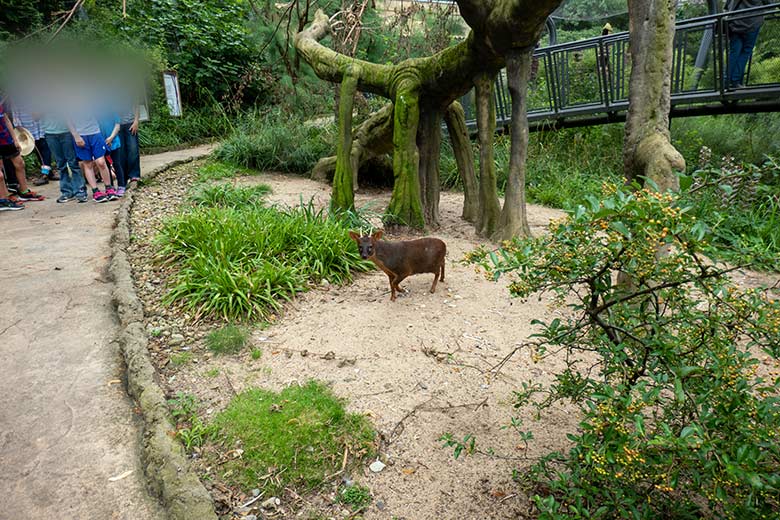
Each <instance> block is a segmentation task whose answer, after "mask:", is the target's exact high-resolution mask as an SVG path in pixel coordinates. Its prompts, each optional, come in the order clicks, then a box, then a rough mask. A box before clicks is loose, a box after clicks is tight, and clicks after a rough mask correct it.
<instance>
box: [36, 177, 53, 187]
mask: <svg viewBox="0 0 780 520" xmlns="http://www.w3.org/2000/svg"><path fill="white" fill-rule="evenodd" d="M44 184H49V178H48V177H46V176H45V175H42V176H41V177H38V178H37V179H35V180H34V181H33V186H43V185H44Z"/></svg>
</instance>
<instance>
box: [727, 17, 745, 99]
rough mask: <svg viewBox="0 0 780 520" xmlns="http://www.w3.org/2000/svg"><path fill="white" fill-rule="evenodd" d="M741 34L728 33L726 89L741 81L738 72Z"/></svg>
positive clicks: (740, 75)
mask: <svg viewBox="0 0 780 520" xmlns="http://www.w3.org/2000/svg"><path fill="white" fill-rule="evenodd" d="M742 36H743V35H742V34H740V33H735V32H733V31H729V63H728V72H727V74H726V87H733V86H734V85H736V84H737V83H739V81H740V80H741V79H742V74H741V73H740V72H739V65H738V64H739V57H740V55H741V54H742Z"/></svg>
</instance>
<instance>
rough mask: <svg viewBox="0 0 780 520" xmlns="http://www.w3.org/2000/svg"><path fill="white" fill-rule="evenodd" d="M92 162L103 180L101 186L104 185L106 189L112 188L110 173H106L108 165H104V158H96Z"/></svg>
mask: <svg viewBox="0 0 780 520" xmlns="http://www.w3.org/2000/svg"><path fill="white" fill-rule="evenodd" d="M93 162H94V163H95V167H96V168H97V170H98V172H100V177H101V179H102V180H103V184H105V185H106V188H110V187H111V186H112V184H111V172H110V171H108V164H106V159H105V157H102V156H101V157H97V158H96V159H95V160H94V161H93Z"/></svg>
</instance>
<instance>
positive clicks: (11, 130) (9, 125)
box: [3, 112, 22, 151]
mask: <svg viewBox="0 0 780 520" xmlns="http://www.w3.org/2000/svg"><path fill="white" fill-rule="evenodd" d="M3 117H4V119H5V127H6V128H7V129H8V133H9V134H11V138H12V139H13V140H14V146H15V147H16V149H17V150H19V151H21V150H22V145H21V144H19V139H17V138H16V132H14V125H13V123H11V118H10V117H8V112H6V113H5V114H4V115H3Z"/></svg>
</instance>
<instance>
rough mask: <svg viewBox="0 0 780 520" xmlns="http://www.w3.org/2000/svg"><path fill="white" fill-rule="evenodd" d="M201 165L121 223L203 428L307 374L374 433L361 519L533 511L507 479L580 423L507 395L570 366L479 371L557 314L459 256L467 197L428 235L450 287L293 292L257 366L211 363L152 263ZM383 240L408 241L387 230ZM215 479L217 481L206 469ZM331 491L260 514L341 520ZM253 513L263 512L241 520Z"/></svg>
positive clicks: (165, 370) (357, 285)
mask: <svg viewBox="0 0 780 520" xmlns="http://www.w3.org/2000/svg"><path fill="white" fill-rule="evenodd" d="M198 164H200V163H192V164H188V165H184V166H181V167H178V168H174V169H173V170H171V171H169V172H166V173H165V174H163V175H161V176H160V177H159V178H158V180H157V181H156V182H155V183H152V185H149V186H146V187H144V188H143V189H142V190H140V193H139V194H138V196H137V198H136V203H135V205H134V207H133V210H132V214H131V224H132V231H131V232H132V240H131V248H130V251H129V254H130V258H131V262H132V264H133V268H134V277H135V280H136V285H137V290H138V293H139V296H140V297H141V299H142V300H143V301H144V305H145V314H146V316H147V330H148V331H149V334H150V349H151V350H152V357H153V359H154V362H155V364H156V366H157V368H158V371H159V374H160V378H161V381H162V384H163V386H164V387H165V388H166V389H167V390H168V392H169V394H170V395H171V396H173V395H175V394H176V392H188V393H192V394H194V395H196V396H197V397H198V399H199V400H200V401H201V403H203V406H202V409H201V413H202V415H203V416H204V417H205V418H206V420H208V417H209V416H210V415H213V414H214V413H216V412H217V411H219V410H221V409H222V408H223V407H225V405H226V404H227V403H228V402H229V401H230V399H231V398H232V397H233V395H235V393H238V392H241V391H242V390H244V389H246V388H249V387H253V386H260V387H264V388H268V389H272V390H277V391H278V390H280V389H282V388H284V387H285V386H287V385H291V384H296V383H303V382H305V381H307V380H309V379H318V380H321V381H324V382H326V383H327V384H329V385H330V386H331V387H332V388H333V390H334V392H335V393H336V395H338V396H341V397H344V398H346V399H347V400H348V403H349V405H348V407H349V409H350V410H351V411H356V412H360V413H364V414H367V415H368V416H369V417H371V419H372V420H373V422H374V425H375V427H376V429H377V431H378V432H380V434H381V436H380V437H381V439H382V441H381V445H380V446H379V448H380V452H381V457H382V460H383V461H384V462H385V463H386V464H387V467H386V468H385V469H384V470H383V471H382V472H380V473H372V472H371V471H369V469H368V467H367V465H364V466H363V467H362V471H360V472H356V473H354V474H352V475H349V476H348V478H349V479H350V480H355V481H357V482H360V483H361V484H364V485H366V486H368V487H369V488H370V490H371V492H372V495H373V502H372V504H371V505H370V506H369V507H368V508H367V510H366V511H364V512H363V513H362V515H363V517H364V518H367V519H388V520H389V519H393V518H398V519H401V518H405V519H409V520H413V519H432V518H436V519H460V520H463V519H487V518H491V519H504V518H506V519H509V518H531V517H532V514H531V506H530V503H529V499H528V497H527V496H526V495H525V494H524V492H523V491H522V490H521V489H520V488H519V486H518V485H517V484H516V483H514V482H513V481H512V470H513V469H516V468H522V467H525V466H528V465H529V464H530V463H531V462H532V461H534V460H535V459H536V458H538V457H539V456H541V455H543V454H546V453H548V452H550V451H552V450H556V449H559V450H563V449H566V446H567V442H568V441H567V440H566V433H567V432H571V431H574V430H575V429H576V427H577V422H578V417H577V415H576V414H575V413H574V411H575V409H574V408H573V407H571V408H568V407H566V406H559V407H557V408H553V409H551V410H550V411H549V412H548V414H547V415H545V416H544V417H542V418H541V420H536V419H535V418H534V417H532V416H531V415H530V413H529V412H527V411H524V410H519V411H518V410H515V409H514V408H513V406H512V404H513V395H512V391H513V390H515V389H517V388H519V387H520V383H521V382H523V381H528V380H533V381H534V382H538V383H541V384H542V385H545V386H547V385H549V384H550V382H551V381H552V374H554V373H555V372H557V371H558V370H560V369H562V368H563V366H564V363H563V360H562V359H555V358H547V359H546V360H545V361H544V362H543V363H538V364H537V363H534V362H533V361H532V359H531V353H530V352H527V351H520V352H518V353H517V354H516V355H515V356H514V357H512V359H511V360H510V361H509V362H508V363H507V364H506V366H505V367H504V368H503V369H502V370H501V372H500V373H499V375H498V376H497V377H489V374H488V372H489V370H490V369H491V367H493V366H495V365H496V364H497V363H499V362H500V361H501V360H502V359H503V358H504V357H505V356H506V355H507V354H509V353H510V352H511V351H512V350H513V349H514V348H515V346H516V345H518V344H519V343H521V342H523V340H525V339H527V338H528V337H529V336H530V335H531V334H532V333H533V332H534V328H533V327H532V325H531V321H532V320H534V319H542V320H547V319H551V318H552V317H554V316H555V315H556V314H558V313H560V312H561V311H560V310H558V309H555V308H553V307H552V306H551V302H550V301H547V300H538V299H536V298H534V299H531V300H529V301H526V302H521V301H519V300H515V299H511V298H510V297H509V294H508V291H507V287H506V281H499V282H498V283H494V282H492V281H490V280H487V279H485V277H484V276H483V275H482V274H481V273H480V272H477V271H476V270H475V269H474V268H473V266H465V265H463V264H462V263H461V262H460V260H461V259H462V257H463V255H464V253H466V252H468V251H470V250H472V249H473V248H475V247H477V246H479V245H481V244H483V243H484V242H483V241H482V240H480V239H479V238H478V237H477V236H476V235H475V233H474V231H473V227H472V226H471V225H470V224H468V223H467V222H464V221H462V220H461V219H460V212H461V207H462V194H459V193H449V192H446V193H442V197H441V204H440V208H441V216H442V219H441V220H442V227H441V229H440V230H438V231H437V232H436V233H434V234H433V236H437V237H439V238H441V239H443V240H444V241H445V242H446V243H447V248H448V253H447V263H446V280H445V282H444V283H441V284H439V286H438V288H437V292H436V293H435V294H430V293H429V292H428V289H429V288H430V283H431V276H432V275H418V276H414V277H412V278H410V279H407V280H406V281H405V282H404V283H403V286H404V287H405V288H406V289H407V291H408V293H407V294H405V295H399V298H398V300H397V301H395V302H391V301H390V294H389V285H388V282H387V277H386V276H385V275H384V274H383V273H382V272H380V271H373V272H370V273H367V274H365V275H358V276H357V278H356V280H355V282H354V283H352V284H350V285H347V286H343V287H339V286H335V285H331V284H323V285H321V286H319V287H318V288H316V289H315V290H312V291H310V292H308V293H305V294H303V295H301V296H300V297H298V298H297V299H296V300H295V301H294V302H293V303H292V304H290V305H288V306H287V308H286V310H285V312H284V314H283V315H282V316H281V317H280V318H279V319H277V320H275V322H274V323H273V324H271V325H270V326H268V327H267V328H265V329H262V328H257V329H256V330H254V331H253V333H252V339H251V342H252V348H256V349H261V350H262V356H261V357H260V359H254V360H253V359H252V356H251V355H250V350H251V349H247V350H245V351H244V352H243V353H241V354H238V355H233V356H215V355H213V354H212V353H211V352H209V351H208V350H207V349H206V348H205V346H204V342H203V338H204V336H205V335H206V334H207V333H208V332H209V331H210V330H213V329H214V328H215V327H216V326H218V325H217V324H216V323H215V322H200V323H197V324H193V323H192V316H189V315H188V314H186V313H183V312H181V311H179V310H177V309H172V308H168V307H165V306H163V305H162V304H161V303H160V298H161V297H162V296H163V294H164V293H165V291H166V288H165V287H166V280H167V278H168V276H169V275H170V269H172V268H171V267H169V268H161V267H160V266H158V265H155V264H154V263H153V262H152V259H153V257H154V253H155V245H154V241H153V238H154V236H155V235H156V233H157V232H158V231H159V229H160V226H161V223H162V221H163V220H164V218H166V217H167V216H169V215H171V214H173V213H175V212H176V211H178V209H177V208H178V206H179V204H180V203H181V202H182V201H183V200H184V198H185V196H186V191H187V189H188V186H189V185H190V184H191V183H192V182H193V180H194V173H193V172H194V169H195V168H197V166H198ZM229 182H237V183H241V184H251V183H266V184H269V185H270V186H271V187H272V189H273V193H272V194H271V195H270V197H269V200H270V201H271V202H273V203H280V204H286V205H295V204H298V203H299V202H301V201H303V202H304V203H306V202H308V201H309V200H313V202H314V204H315V205H316V206H318V207H325V206H326V205H327V204H328V201H329V194H330V188H329V186H327V185H325V184H322V183H319V182H315V181H312V180H309V179H304V178H301V177H296V176H288V175H279V174H273V173H269V174H264V175H259V176H256V177H249V178H241V179H236V180H231V181H229ZM388 201H389V193H387V192H379V191H363V192H362V193H360V194H358V195H357V197H356V205H357V206H358V207H365V206H367V205H369V206H370V207H373V208H374V209H375V210H376V211H377V212H379V211H381V209H382V208H383V207H384V206H385V205H386V204H387V202H388ZM562 214H563V213H562V212H560V211H558V210H554V209H550V208H545V207H540V206H533V205H530V206H529V208H528V215H529V220H530V224H531V228H532V231H533V232H534V233H535V234H538V233H542V232H543V230H544V228H545V227H546V226H547V224H548V222H549V221H550V220H551V219H552V218H556V217H559V216H561V215H562ZM258 232H259V233H261V232H262V230H258ZM386 238H388V239H404V238H409V237H408V236H405V235H398V234H390V235H388V236H386ZM742 276H743V277H744V283H766V282H767V281H769V280H770V278H769V277H764V276H763V275H758V274H755V273H750V274H746V275H742ZM182 352H190V353H192V360H191V361H190V362H188V363H185V364H182V365H176V364H174V363H172V362H171V359H172V356H176V355H180V354H181V353H182ZM179 359H180V358H179ZM513 416H515V417H520V418H522V419H523V421H524V427H525V429H528V430H531V431H532V432H533V434H534V440H533V441H531V442H530V443H529V445H528V446H527V447H526V446H525V444H524V443H522V442H521V441H520V439H519V437H518V436H517V434H516V433H515V432H514V431H513V430H512V429H511V428H508V429H501V428H499V427H500V426H501V425H508V424H509V422H510V418H511V417H513ZM446 432H450V433H452V434H453V435H454V436H455V437H456V438H459V439H462V438H463V437H464V436H465V435H466V434H474V435H475V436H476V438H477V445H478V447H479V448H480V449H481V450H485V451H487V450H492V451H493V452H494V453H495V455H492V456H489V455H484V454H474V455H471V456H461V457H460V458H459V459H458V460H455V459H454V458H453V455H452V450H450V449H443V448H442V442H441V441H440V440H439V439H440V437H441V436H442V435H443V434H444V433H446ZM369 462H370V461H369ZM201 469H202V470H203V471H207V468H201ZM210 473H211V475H212V476H218V472H216V471H215V468H211V471H210ZM341 477H347V476H344V475H342V476H341ZM339 483H340V482H339V480H338V478H337V479H335V480H334V483H333V486H331V487H326V489H325V490H323V491H322V492H321V493H320V494H318V495H313V496H305V497H302V498H301V497H296V496H295V495H293V494H290V495H288V496H285V497H281V498H282V504H281V506H280V508H279V509H277V510H275V511H274V512H273V513H271V514H269V511H263V512H262V514H265V515H266V516H267V517H269V518H270V517H274V518H345V517H348V516H350V514H351V512H349V511H347V510H346V509H344V508H343V507H341V506H338V505H334V504H333V497H334V491H335V488H336V486H337V484H339ZM206 485H207V487H210V489H211V492H212V494H213V496H214V497H215V499H216V500H217V502H218V504H221V505H223V506H224V507H225V508H227V507H228V506H231V507H235V506H236V505H237V504H240V503H241V502H242V501H246V500H248V499H249V498H251V495H250V496H248V497H247V496H245V495H242V494H241V493H239V492H237V491H236V490H231V489H228V488H226V487H225V486H223V485H222V484H221V483H219V482H216V483H214V482H210V481H207V482H206ZM244 491H248V490H244ZM256 504H259V502H257V503H256ZM249 513H251V514H258V510H256V509H246V510H243V511H242V512H241V514H249ZM316 515H321V516H316Z"/></svg>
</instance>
